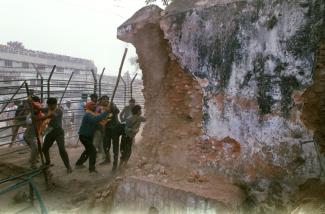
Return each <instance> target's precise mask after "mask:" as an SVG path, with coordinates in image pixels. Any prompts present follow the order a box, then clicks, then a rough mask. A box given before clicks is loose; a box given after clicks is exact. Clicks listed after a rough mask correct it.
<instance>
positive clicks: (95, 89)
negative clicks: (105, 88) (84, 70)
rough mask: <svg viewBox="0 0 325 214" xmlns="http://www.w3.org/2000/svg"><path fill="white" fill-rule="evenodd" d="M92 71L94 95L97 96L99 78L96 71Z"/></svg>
mask: <svg viewBox="0 0 325 214" xmlns="http://www.w3.org/2000/svg"><path fill="white" fill-rule="evenodd" d="M90 71H91V73H92V75H93V78H94V94H96V92H97V77H96V74H95V71H94V69H91V70H90Z"/></svg>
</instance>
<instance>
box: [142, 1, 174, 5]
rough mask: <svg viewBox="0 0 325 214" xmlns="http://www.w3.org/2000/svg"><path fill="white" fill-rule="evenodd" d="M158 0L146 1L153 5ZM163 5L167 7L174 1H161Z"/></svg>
mask: <svg viewBox="0 0 325 214" xmlns="http://www.w3.org/2000/svg"><path fill="white" fill-rule="evenodd" d="M156 1H157V0H145V3H146V4H152V3H155V2H156ZM160 1H161V3H162V4H163V5H165V6H167V5H168V4H169V3H170V2H171V1H172V0H160Z"/></svg>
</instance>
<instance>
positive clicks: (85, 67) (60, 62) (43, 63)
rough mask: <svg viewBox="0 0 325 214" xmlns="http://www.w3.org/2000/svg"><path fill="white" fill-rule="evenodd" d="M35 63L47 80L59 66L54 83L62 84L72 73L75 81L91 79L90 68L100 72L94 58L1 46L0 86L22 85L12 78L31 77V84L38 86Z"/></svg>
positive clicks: (24, 78)
mask: <svg viewBox="0 0 325 214" xmlns="http://www.w3.org/2000/svg"><path fill="white" fill-rule="evenodd" d="M33 64H34V65H35V67H36V68H37V69H38V70H39V71H40V73H41V74H42V76H43V78H44V79H47V78H48V76H49V74H50V72H51V70H52V68H53V66H54V65H56V70H55V73H54V75H53V82H52V83H53V85H55V84H56V83H57V84H59V83H60V80H64V81H66V80H67V79H69V77H70V75H71V73H72V72H74V75H75V77H74V80H75V79H78V80H80V81H92V80H93V76H92V73H91V72H90V71H91V70H94V71H95V73H96V72H97V68H96V66H95V64H94V62H93V61H91V60H87V59H80V58H74V57H69V56H63V55H58V54H52V53H45V52H41V51H34V50H28V49H24V48H16V47H11V46H8V45H0V81H1V82H0V86H4V85H12V84H14V85H16V84H19V83H17V82H12V81H13V80H30V81H29V82H28V83H29V84H31V85H35V83H36V81H37V79H40V77H39V76H38V74H37V72H36V69H35V67H34V65H33Z"/></svg>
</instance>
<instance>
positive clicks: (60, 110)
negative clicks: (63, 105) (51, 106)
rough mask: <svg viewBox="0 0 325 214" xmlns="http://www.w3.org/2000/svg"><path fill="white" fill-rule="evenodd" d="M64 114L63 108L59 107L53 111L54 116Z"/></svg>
mask: <svg viewBox="0 0 325 214" xmlns="http://www.w3.org/2000/svg"><path fill="white" fill-rule="evenodd" d="M62 115H63V111H62V109H59V108H58V109H57V110H56V111H55V112H53V116H54V117H62Z"/></svg>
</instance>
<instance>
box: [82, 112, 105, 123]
mask: <svg viewBox="0 0 325 214" xmlns="http://www.w3.org/2000/svg"><path fill="white" fill-rule="evenodd" d="M107 115H108V112H103V113H101V114H100V115H97V116H95V115H92V114H90V113H87V114H86V116H85V117H86V118H85V119H86V120H87V121H89V122H91V123H97V122H98V121H100V120H102V119H104V118H105V117H106V116H107Z"/></svg>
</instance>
